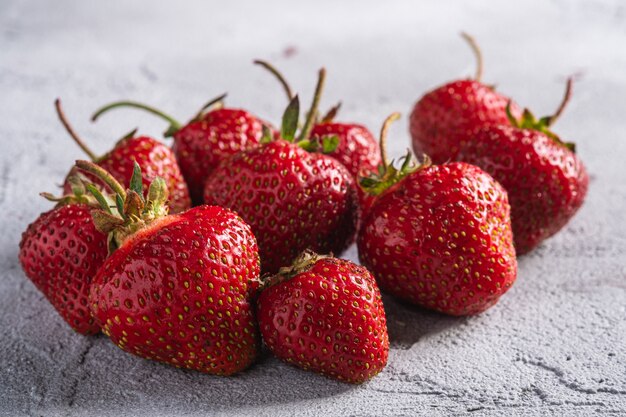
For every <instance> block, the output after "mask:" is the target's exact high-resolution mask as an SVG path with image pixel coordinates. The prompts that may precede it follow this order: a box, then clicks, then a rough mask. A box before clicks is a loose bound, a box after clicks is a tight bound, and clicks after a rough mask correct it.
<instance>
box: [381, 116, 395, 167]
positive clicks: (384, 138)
mask: <svg viewBox="0 0 626 417" xmlns="http://www.w3.org/2000/svg"><path fill="white" fill-rule="evenodd" d="M399 118H400V113H398V112H396V113H392V114H390V115H389V117H387V118H386V119H385V121H384V122H383V127H382V128H381V129H380V157H381V159H382V163H383V164H384V166H388V165H390V161H389V156H388V155H387V132H389V128H390V127H391V124H392V123H393V122H395V121H396V120H398V119H399Z"/></svg>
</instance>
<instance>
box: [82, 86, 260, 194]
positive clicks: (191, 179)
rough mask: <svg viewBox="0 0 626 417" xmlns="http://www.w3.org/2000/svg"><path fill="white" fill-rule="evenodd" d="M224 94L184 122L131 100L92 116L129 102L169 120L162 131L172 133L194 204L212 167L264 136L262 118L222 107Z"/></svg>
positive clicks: (99, 111)
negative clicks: (166, 127)
mask: <svg viewBox="0 0 626 417" xmlns="http://www.w3.org/2000/svg"><path fill="white" fill-rule="evenodd" d="M224 97H225V95H223V96H221V97H218V98H216V99H214V100H211V101H210V102H209V103H208V104H206V105H205V106H204V107H203V108H202V110H200V112H199V113H198V114H197V115H196V116H195V117H194V118H193V119H192V120H191V121H190V122H189V123H187V124H186V125H184V126H183V125H182V124H181V123H179V122H177V121H176V120H175V119H173V118H172V117H170V116H168V115H166V114H164V113H163V112H161V111H159V110H156V109H154V108H152V107H148V106H146V105H143V104H140V103H135V102H130V101H123V102H116V103H112V104H109V105H107V106H105V107H103V108H101V109H100V110H98V111H97V112H96V113H95V114H94V116H93V120H96V119H97V118H98V117H99V116H100V115H101V114H102V113H104V112H106V111H108V110H110V109H113V108H116V107H123V106H128V107H136V108H141V109H144V110H147V111H149V112H151V113H153V114H155V115H157V116H160V117H162V118H163V119H165V120H166V121H168V122H169V123H170V126H169V128H168V129H167V131H166V133H165V135H166V136H173V137H174V145H173V151H174V153H175V154H176V158H177V159H178V163H179V164H180V168H181V170H182V172H183V175H184V177H185V180H186V181H187V184H188V185H189V191H190V193H191V198H192V200H193V201H194V203H195V204H201V203H202V194H203V190H204V182H205V181H206V177H207V176H208V175H209V174H210V173H211V172H212V171H213V170H214V169H215V167H217V165H219V163H220V162H221V161H222V160H224V159H226V158H228V157H229V156H231V155H233V154H236V153H237V152H239V151H241V150H245V149H251V148H253V147H255V146H257V145H258V144H259V140H260V139H261V137H262V136H263V124H264V122H263V121H262V120H261V119H259V118H258V117H256V116H254V115H252V114H250V113H248V112H247V111H245V110H241V109H232V108H222V100H223V99H224ZM265 124H266V123H265Z"/></svg>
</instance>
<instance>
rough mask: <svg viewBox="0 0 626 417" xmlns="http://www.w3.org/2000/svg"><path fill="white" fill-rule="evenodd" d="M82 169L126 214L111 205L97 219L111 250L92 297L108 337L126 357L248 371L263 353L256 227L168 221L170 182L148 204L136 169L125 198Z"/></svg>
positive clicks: (220, 213)
mask: <svg viewBox="0 0 626 417" xmlns="http://www.w3.org/2000/svg"><path fill="white" fill-rule="evenodd" d="M77 165H78V166H79V167H80V168H81V169H84V170H87V171H89V172H91V173H92V174H95V175H96V176H98V177H99V178H100V179H101V180H103V181H105V182H107V184H109V185H110V186H111V188H113V189H114V190H115V191H116V192H117V197H116V201H117V206H118V211H119V213H120V215H115V214H114V213H112V212H111V211H110V210H109V208H108V206H107V205H106V204H104V205H103V207H102V210H95V211H94V212H93V217H94V221H95V222H96V226H97V227H98V228H99V229H100V230H102V231H103V232H106V233H108V234H109V241H110V247H111V249H113V250H114V251H113V253H112V254H111V255H110V257H109V258H108V259H107V260H106V262H105V263H104V264H103V265H102V267H101V268H100V270H99V271H98V273H97V274H96V276H95V277H94V280H93V282H92V286H91V291H90V296H89V305H90V308H91V311H92V314H93V316H94V318H95V319H96V322H97V323H98V324H100V325H101V326H102V331H103V333H105V334H106V335H108V336H109V337H110V338H111V340H112V341H113V342H114V343H115V344H116V345H117V346H119V347H120V348H122V349H123V350H125V351H127V352H130V353H133V354H135V355H138V356H140V357H143V358H147V359H154V360H157V361H160V362H165V363H168V364H171V365H174V366H177V367H184V368H188V369H194V370H198V371H201V372H207V373H211V374H217V375H230V374H233V373H235V372H238V371H241V370H243V369H244V368H246V367H247V366H249V365H250V364H251V363H252V362H253V361H254V359H255V358H256V356H257V353H258V348H259V337H258V331H257V327H256V324H255V320H254V315H253V307H252V304H251V303H250V297H251V294H252V293H253V292H254V291H256V289H257V288H258V285H259V255H258V250H257V245H256V241H255V239H254V235H253V234H252V232H251V230H250V227H249V226H248V225H247V224H246V223H244V222H243V221H242V220H241V218H239V217H238V216H237V215H236V214H234V213H233V212H231V211H229V210H227V209H224V208H221V207H209V206H200V207H196V208H193V209H190V210H188V211H186V212H184V213H181V214H174V215H166V212H167V209H166V208H165V207H164V204H165V201H166V199H167V187H166V186H165V184H164V181H163V180H162V179H161V178H159V177H157V178H156V179H155V180H154V181H153V182H152V184H151V185H150V188H149V190H148V194H147V195H148V197H147V199H144V198H143V197H142V195H143V192H142V183H141V180H140V178H141V173H140V172H139V169H138V168H137V166H136V168H135V173H134V175H133V179H132V181H131V185H130V189H129V190H127V191H124V190H123V189H122V188H121V186H120V185H119V184H115V180H114V179H113V178H112V177H111V176H110V175H108V174H107V173H106V172H105V171H103V170H101V169H99V168H98V167H97V166H96V165H94V164H90V163H88V162H86V161H79V162H78V163H77ZM90 191H91V192H92V193H94V195H98V190H97V189H95V188H94V187H90Z"/></svg>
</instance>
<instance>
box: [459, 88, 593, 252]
mask: <svg viewBox="0 0 626 417" xmlns="http://www.w3.org/2000/svg"><path fill="white" fill-rule="evenodd" d="M570 92H571V80H569V81H568V87H567V89H566V94H565V98H564V100H563V102H562V103H561V106H560V107H559V110H558V111H557V112H556V114H555V115H554V116H549V117H544V118H541V119H539V120H536V119H535V117H534V116H533V115H532V113H531V112H530V111H528V110H525V111H524V114H523V116H522V118H521V119H519V120H516V119H514V118H513V117H511V120H510V122H511V124H512V126H505V125H499V126H498V125H488V126H483V127H479V128H477V129H476V130H475V131H474V132H473V133H472V135H471V140H468V141H465V142H464V143H462V145H461V148H460V150H459V154H458V156H457V159H458V160H461V161H465V162H468V163H470V164H474V165H477V166H479V167H481V168H482V169H484V170H485V171H487V172H488V173H489V174H491V175H492V176H493V177H494V178H495V179H496V180H497V181H499V182H500V184H502V186H503V187H504V188H505V189H506V190H507V191H508V194H509V200H510V202H511V221H512V224H513V236H514V239H515V249H516V251H517V253H518V254H523V253H526V252H529V251H531V250H532V249H534V248H535V247H536V246H537V245H539V244H540V243H541V242H542V241H543V240H545V239H547V238H549V237H550V236H552V235H554V234H555V233H556V232H558V231H559V230H560V229H561V228H562V227H563V226H565V224H566V223H567V222H568V221H569V220H570V219H571V218H572V217H573V216H574V214H576V212H577V211H578V209H579V208H580V207H581V206H582V204H583V201H584V199H585V195H586V194H587V187H588V184H589V177H588V175H587V171H586V169H585V166H584V165H583V163H582V161H581V160H580V159H578V157H577V156H576V154H575V153H574V149H575V148H574V144H572V143H564V142H562V141H561V140H560V139H559V137H558V136H556V135H555V134H554V133H552V132H551V131H550V130H549V127H550V125H552V124H553V123H554V121H555V120H556V119H557V117H558V116H559V115H560V114H561V112H562V111H563V109H564V107H565V104H566V103H567V101H568V98H569V96H570Z"/></svg>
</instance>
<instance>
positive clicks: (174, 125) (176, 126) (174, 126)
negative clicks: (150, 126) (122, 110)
mask: <svg viewBox="0 0 626 417" xmlns="http://www.w3.org/2000/svg"><path fill="white" fill-rule="evenodd" d="M118 107H134V108H136V109H141V110H145V111H147V112H148V113H152V114H154V115H155V116H158V117H160V118H161V119H163V120H165V121H167V122H168V123H169V124H170V126H169V127H168V128H167V130H166V131H165V136H166V137H169V136H172V135H173V134H174V133H176V132H177V131H179V130H180V128H181V127H182V125H181V124H180V122H178V121H177V120H176V119H174V118H173V117H171V116H170V115H168V114H166V113H163V112H162V111H161V110H158V109H155V108H154V107H151V106H148V105H146V104H142V103H138V102H136V101H116V102H114V103H110V104H107V105H106V106H104V107H101V108H99V109H98V110H96V112H95V113H94V114H93V116H91V121H92V122H95V121H96V120H97V119H98V118H99V117H100V116H101V115H102V114H104V113H106V112H108V111H109V110H112V109H116V108H118Z"/></svg>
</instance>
